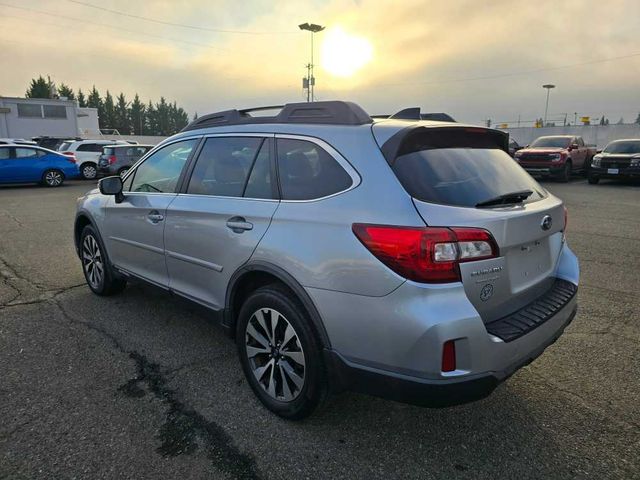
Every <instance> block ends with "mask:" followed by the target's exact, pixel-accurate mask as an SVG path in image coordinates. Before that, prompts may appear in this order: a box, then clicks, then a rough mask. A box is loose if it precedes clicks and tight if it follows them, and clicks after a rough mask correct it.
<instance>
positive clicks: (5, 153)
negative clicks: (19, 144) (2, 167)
mask: <svg viewBox="0 0 640 480" xmlns="http://www.w3.org/2000/svg"><path fill="white" fill-rule="evenodd" d="M10 157H11V149H10V148H0V160H9V158H10Z"/></svg>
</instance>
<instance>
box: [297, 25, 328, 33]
mask: <svg viewBox="0 0 640 480" xmlns="http://www.w3.org/2000/svg"><path fill="white" fill-rule="evenodd" d="M298 28H299V29H300V30H308V31H310V32H312V33H318V32H321V31H322V30H324V28H325V27H323V26H322V25H316V24H315V23H301V24H300V25H298Z"/></svg>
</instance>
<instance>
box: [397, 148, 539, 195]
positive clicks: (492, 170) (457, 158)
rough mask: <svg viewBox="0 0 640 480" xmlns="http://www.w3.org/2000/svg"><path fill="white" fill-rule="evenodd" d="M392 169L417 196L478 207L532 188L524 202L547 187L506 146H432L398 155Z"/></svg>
mask: <svg viewBox="0 0 640 480" xmlns="http://www.w3.org/2000/svg"><path fill="white" fill-rule="evenodd" d="M392 168H393V170H394V172H395V174H396V176H397V177H398V179H399V180H400V182H401V183H402V185H403V186H404V188H405V189H406V190H407V192H408V193H409V194H410V195H411V196H412V197H414V198H416V199H418V200H422V201H425V202H430V203H439V204H444V205H453V206H458V207H475V206H476V205H477V204H478V203H481V202H485V201H487V200H490V199H493V198H496V197H498V196H500V195H505V194H508V193H513V192H518V191H522V190H531V191H532V192H533V193H532V194H531V195H530V196H529V198H528V199H527V200H526V201H525V203H530V202H535V201H537V200H540V199H542V198H544V197H545V196H546V192H545V190H544V189H543V188H542V187H541V186H540V185H539V184H538V183H537V182H536V181H535V180H534V179H533V178H531V176H530V175H529V174H528V173H527V172H525V171H524V170H523V169H522V167H520V165H518V164H517V163H516V162H515V161H514V160H513V158H511V157H510V156H509V155H508V154H507V153H506V152H505V151H504V150H501V149H498V148H467V147H463V148H433V149H426V150H420V151H416V152H411V153H407V154H405V155H401V156H399V157H397V159H396V160H395V162H394V163H393V167H392Z"/></svg>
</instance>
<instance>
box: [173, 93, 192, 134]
mask: <svg viewBox="0 0 640 480" xmlns="http://www.w3.org/2000/svg"><path fill="white" fill-rule="evenodd" d="M188 124H189V115H187V112H185V111H184V109H183V108H182V107H178V106H177V105H176V102H175V101H174V102H173V127H174V129H175V130H174V131H173V132H172V134H173V133H178V132H179V131H180V130H182V129H183V128H184V127H186V126H187V125H188Z"/></svg>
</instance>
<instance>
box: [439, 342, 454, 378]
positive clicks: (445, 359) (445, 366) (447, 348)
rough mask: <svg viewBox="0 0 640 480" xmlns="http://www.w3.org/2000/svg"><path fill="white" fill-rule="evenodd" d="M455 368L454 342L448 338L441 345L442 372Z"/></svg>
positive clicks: (451, 370)
mask: <svg viewBox="0 0 640 480" xmlns="http://www.w3.org/2000/svg"><path fill="white" fill-rule="evenodd" d="M455 369H456V342H455V341H453V340H448V341H446V342H444V345H442V368H441V370H442V371H443V372H453V371H454V370H455Z"/></svg>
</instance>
